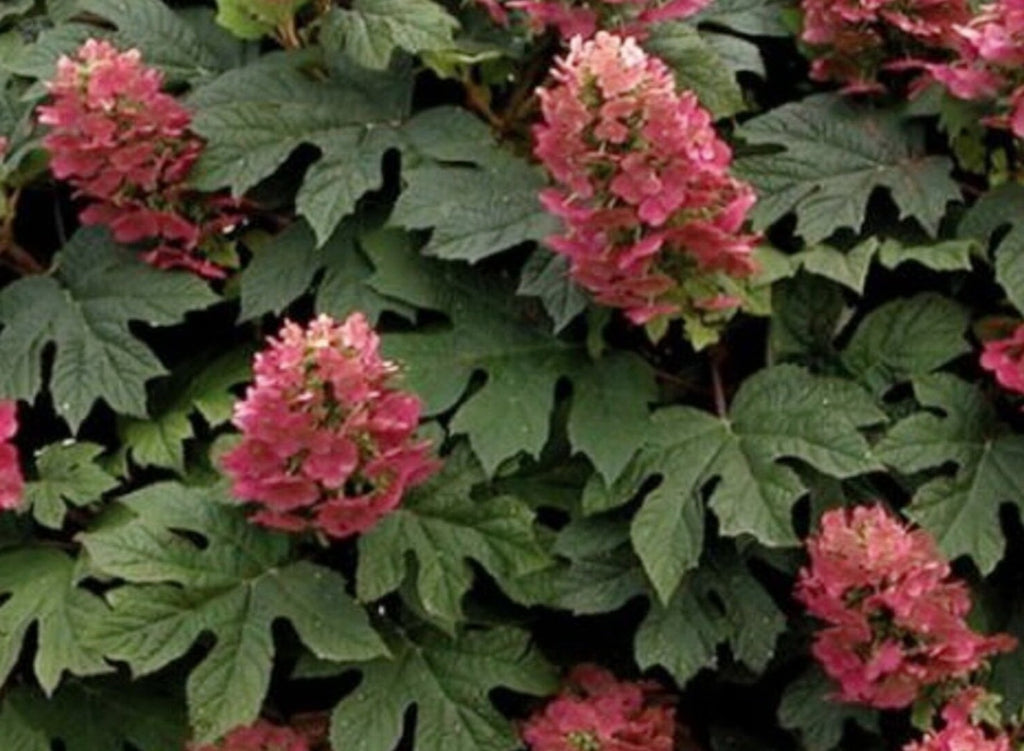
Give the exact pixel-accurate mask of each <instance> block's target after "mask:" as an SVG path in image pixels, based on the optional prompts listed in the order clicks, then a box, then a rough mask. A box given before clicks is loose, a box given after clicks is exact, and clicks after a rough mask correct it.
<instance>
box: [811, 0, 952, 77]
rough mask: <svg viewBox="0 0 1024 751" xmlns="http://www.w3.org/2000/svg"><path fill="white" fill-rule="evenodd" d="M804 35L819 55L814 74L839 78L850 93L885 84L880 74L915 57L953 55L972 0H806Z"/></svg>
mask: <svg viewBox="0 0 1024 751" xmlns="http://www.w3.org/2000/svg"><path fill="white" fill-rule="evenodd" d="M801 6H802V8H803V11H804V18H803V30H802V31H801V34H800V38H801V39H802V40H803V41H804V42H806V43H807V44H808V45H810V46H811V48H812V50H813V52H814V55H815V59H814V61H813V62H812V65H811V78H813V79H815V80H818V81H837V82H839V83H842V84H843V85H844V88H843V91H844V92H846V93H865V92H873V91H877V90H880V89H881V88H882V87H881V86H880V85H879V84H878V81H877V78H876V77H877V75H878V73H879V71H880V70H882V69H884V68H888V67H893V66H891V65H890V64H891V63H893V62H897V61H899V60H901V59H903V58H906V57H910V58H913V59H915V60H919V61H921V62H922V63H926V64H929V63H942V62H945V61H946V60H948V59H949V58H950V57H951V54H950V53H951V51H952V50H953V48H954V45H955V44H956V36H957V34H956V27H957V26H958V25H960V24H965V23H967V22H968V21H969V20H970V18H971V9H970V5H969V3H968V2H967V0H952V2H951V1H950V0H802V3H801Z"/></svg>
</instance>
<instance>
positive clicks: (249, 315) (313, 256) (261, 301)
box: [238, 221, 323, 321]
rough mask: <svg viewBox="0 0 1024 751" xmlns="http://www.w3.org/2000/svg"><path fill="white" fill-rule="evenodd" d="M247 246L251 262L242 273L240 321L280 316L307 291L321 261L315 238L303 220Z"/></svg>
mask: <svg viewBox="0 0 1024 751" xmlns="http://www.w3.org/2000/svg"><path fill="white" fill-rule="evenodd" d="M250 246H251V247H252V251H253V256H252V261H251V262H250V263H249V265H248V266H247V267H246V269H245V271H243V272H242V312H241V313H240V314H239V316H238V318H239V320H241V321H251V320H252V319H254V318H258V317H259V316H262V315H263V314H265V313H273V314H274V315H278V314H280V313H281V311H283V310H284V309H285V308H286V307H288V306H289V305H291V303H292V302H294V301H295V300H297V299H298V298H299V297H301V296H302V295H304V294H305V293H306V292H307V291H309V288H310V287H311V286H312V285H313V277H315V276H316V272H317V271H319V270H320V266H321V263H322V260H323V259H322V258H320V257H319V255H318V253H317V252H316V237H315V236H314V235H313V232H312V231H311V230H310V227H309V225H308V224H306V223H305V222H303V221H297V222H295V223H294V224H290V225H289V226H288V227H287V228H286V229H285V230H284V231H283V232H281V233H280V234H278V235H275V236H274V237H272V238H269V239H267V240H265V241H263V242H259V243H250Z"/></svg>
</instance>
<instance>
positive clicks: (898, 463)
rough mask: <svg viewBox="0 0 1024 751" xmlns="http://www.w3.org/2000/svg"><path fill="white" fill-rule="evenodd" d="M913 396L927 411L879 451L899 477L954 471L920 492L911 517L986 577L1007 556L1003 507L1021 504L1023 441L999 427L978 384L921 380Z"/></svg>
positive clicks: (895, 431)
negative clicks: (950, 467)
mask: <svg viewBox="0 0 1024 751" xmlns="http://www.w3.org/2000/svg"><path fill="white" fill-rule="evenodd" d="M914 394H915V395H916V397H917V401H918V402H920V404H921V405H922V406H923V407H924V408H925V410H924V411H921V412H919V413H917V414H915V415H912V416H910V417H908V418H907V419H905V420H903V421H901V422H899V423H897V424H896V425H895V426H893V428H892V429H891V430H890V431H889V432H888V434H887V435H886V436H885V438H884V439H882V441H881V443H879V444H878V446H876V453H877V455H878V457H879V458H880V459H881V460H882V461H884V462H885V463H886V464H888V465H889V466H891V467H893V468H894V469H897V470H899V471H901V472H906V473H913V472H920V471H922V470H926V469H939V468H941V467H943V466H945V465H949V464H954V465H956V472H955V474H952V475H950V474H943V475H941V476H939V477H936V478H934V479H931V480H929V481H927V482H926V483H925V484H924V485H922V486H921V487H919V488H918V489H917V492H916V493H915V494H914V498H913V501H912V502H911V505H910V507H909V509H908V511H907V515H908V516H910V517H911V518H912V519H914V521H916V522H917V523H918V524H920V525H921V526H922V527H924V528H925V529H926V530H928V532H930V533H931V534H932V536H933V537H934V538H935V540H936V541H937V542H938V544H939V547H941V548H942V550H943V552H944V553H946V555H948V556H949V557H950V558H956V557H958V556H961V555H969V556H970V557H971V558H972V559H973V560H974V562H975V563H976V564H977V566H978V568H979V569H980V570H981V572H982V573H983V574H987V573H989V572H990V571H991V570H992V569H993V568H994V567H995V565H996V563H998V562H999V559H1000V558H1001V557H1002V553H1003V548H1004V546H1005V541H1004V539H1003V534H1002V530H1001V528H1000V524H999V509H1000V507H1001V506H1002V505H1003V504H1005V503H1014V504H1016V505H1017V506H1018V508H1019V507H1020V506H1021V499H1022V498H1024V473H1022V472H1021V471H1020V468H1021V467H1022V466H1024V437H1022V436H1018V435H1014V434H1013V433H1012V432H1011V431H1010V429H1009V428H1008V427H1007V426H1005V425H1003V424H1002V423H1000V422H999V421H998V420H997V419H996V416H995V413H994V411H993V408H992V405H991V404H990V403H989V401H988V400H987V399H986V398H985V397H984V395H983V394H982V393H981V392H980V391H979V390H978V389H977V388H976V387H974V386H972V385H970V384H967V383H965V382H963V381H961V380H959V379H958V378H956V377H954V376H951V375H947V374H934V375H927V376H921V377H919V378H917V379H915V381H914Z"/></svg>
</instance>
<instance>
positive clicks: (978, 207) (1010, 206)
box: [958, 182, 1024, 311]
mask: <svg viewBox="0 0 1024 751" xmlns="http://www.w3.org/2000/svg"><path fill="white" fill-rule="evenodd" d="M1022 210H1024V186H1021V185H1019V184H1017V183H1012V182H1011V183H1006V184H1005V185H1001V186H999V187H998V188H996V189H994V190H992V191H989V192H988V193H986V194H985V195H983V196H982V197H981V198H980V199H978V201H977V203H975V204H974V206H972V207H971V208H970V210H969V211H968V212H967V213H966V214H965V216H964V219H963V221H962V222H961V223H960V226H959V228H958V234H959V235H960V237H968V238H976V239H978V240H985V241H990V240H991V239H992V238H993V237H995V236H996V235H997V234H998V233H999V231H1000V230H1002V229H1003V228H1004V227H1009V231H1008V232H1006V233H1005V234H1002V236H1001V237H1000V238H999V240H998V242H997V243H996V244H995V246H994V247H993V249H992V250H993V252H994V253H995V267H996V281H997V282H999V284H1000V285H1001V286H1002V288H1003V290H1004V291H1005V292H1006V296H1007V297H1008V298H1009V300H1010V302H1011V303H1013V305H1014V307H1016V308H1017V310H1020V311H1024V224H1019V223H1018V222H1017V220H1016V218H1017V217H1019V216H1020V212H1021V211H1022Z"/></svg>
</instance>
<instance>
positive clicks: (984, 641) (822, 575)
mask: <svg viewBox="0 0 1024 751" xmlns="http://www.w3.org/2000/svg"><path fill="white" fill-rule="evenodd" d="M807 552H808V555H809V556H810V564H809V566H807V567H806V568H804V569H803V570H802V571H801V572H800V575H799V580H798V583H797V591H796V597H797V599H798V600H800V601H801V602H802V603H803V604H804V605H805V606H806V607H807V610H808V611H809V612H810V613H811V615H814V616H815V617H817V618H819V619H820V620H822V621H823V622H824V623H825V624H826V625H825V627H824V628H822V629H820V630H819V631H818V632H817V633H816V635H815V639H814V645H813V647H812V651H813V653H814V656H815V657H817V659H818V661H819V662H820V663H821V664H822V667H824V669H825V672H826V673H828V674H829V675H830V676H831V677H832V678H833V679H835V680H836V681H837V682H838V683H839V689H840V690H839V698H840V699H842V700H844V701H850V702H860V703H863V704H868V705H871V706H875V707H882V708H899V707H905V706H909V705H910V704H912V703H913V702H914V700H915V699H916V698H917V697H918V695H919V693H920V691H921V689H922V688H924V687H926V686H930V685H933V684H938V683H942V682H944V681H948V680H951V679H957V678H963V677H966V676H967V675H968V674H970V673H971V672H973V671H974V670H977V669H978V668H979V667H981V665H982V664H983V663H984V661H985V660H986V659H987V658H988V657H990V656H992V655H994V654H997V653H999V652H1005V651H1008V650H1010V649H1012V648H1013V647H1014V645H1015V643H1016V642H1015V640H1014V639H1013V638H1012V637H1010V636H1009V635H1006V634H998V635H996V636H985V635H983V634H979V633H976V632H975V631H973V630H971V628H970V627H969V626H968V625H967V622H966V620H965V619H966V616H967V613H968V612H969V611H970V608H971V599H970V595H969V593H968V591H967V588H966V586H965V585H964V584H963V582H960V581H956V580H954V579H952V578H951V574H950V568H949V564H948V563H947V562H946V560H945V559H944V558H943V557H942V556H941V554H940V553H939V551H938V549H937V548H936V547H935V543H934V541H933V540H932V538H931V537H930V536H929V535H928V534H927V533H926V532H924V531H923V530H911V529H908V528H907V527H906V526H905V525H904V524H902V523H901V522H900V521H899V520H897V519H896V518H894V517H893V516H891V515H890V514H889V513H888V512H887V511H886V510H885V509H883V508H882V507H881V506H859V507H856V508H853V509H836V510H833V511H829V512H828V513H826V514H825V515H824V516H823V517H822V519H821V528H820V531H819V532H818V533H817V534H815V535H813V536H812V537H810V538H809V539H808V540H807Z"/></svg>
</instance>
